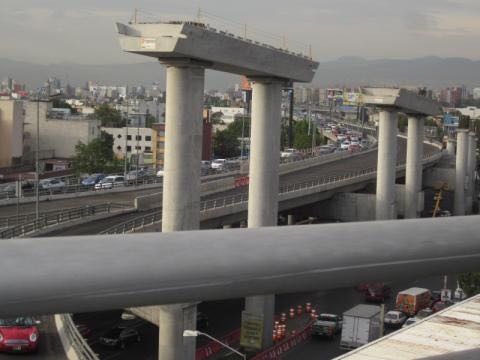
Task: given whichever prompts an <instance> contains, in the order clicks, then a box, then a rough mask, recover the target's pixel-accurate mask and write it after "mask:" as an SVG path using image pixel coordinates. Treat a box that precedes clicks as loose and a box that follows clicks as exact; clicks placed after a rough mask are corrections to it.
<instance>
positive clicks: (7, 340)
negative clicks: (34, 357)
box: [0, 317, 40, 353]
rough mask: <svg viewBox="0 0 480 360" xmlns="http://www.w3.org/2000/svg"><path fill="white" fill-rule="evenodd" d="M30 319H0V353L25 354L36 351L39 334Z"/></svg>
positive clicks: (35, 325)
mask: <svg viewBox="0 0 480 360" xmlns="http://www.w3.org/2000/svg"><path fill="white" fill-rule="evenodd" d="M38 324H40V322H39V321H35V320H34V319H33V318H31V317H17V318H11V319H0V352H10V353H27V352H30V353H32V352H36V351H37V349H38V339H39V332H38V328H37V325H38Z"/></svg>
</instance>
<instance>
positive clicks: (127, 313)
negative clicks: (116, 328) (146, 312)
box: [120, 310, 137, 321]
mask: <svg viewBox="0 0 480 360" xmlns="http://www.w3.org/2000/svg"><path fill="white" fill-rule="evenodd" d="M120 318H121V319H122V320H125V321H130V320H136V319H137V316H136V315H135V314H132V313H131V312H130V311H128V310H125V311H124V312H122V315H120Z"/></svg>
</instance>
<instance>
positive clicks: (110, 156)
mask: <svg viewBox="0 0 480 360" xmlns="http://www.w3.org/2000/svg"><path fill="white" fill-rule="evenodd" d="M73 167H74V169H75V171H76V172H77V173H88V174H92V173H97V172H111V171H116V170H117V169H118V168H119V167H120V164H119V162H118V160H117V159H115V155H114V153H113V136H112V135H110V134H107V133H106V132H104V131H102V133H101V136H100V138H97V139H94V140H92V141H91V142H90V143H88V144H84V143H82V142H79V143H78V144H77V145H76V146H75V158H74V160H73Z"/></svg>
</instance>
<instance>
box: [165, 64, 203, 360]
mask: <svg viewBox="0 0 480 360" xmlns="http://www.w3.org/2000/svg"><path fill="white" fill-rule="evenodd" d="M204 82H205V69H204V68H203V67H201V66H197V65H195V64H192V63H190V62H189V61H188V60H186V61H178V62H174V63H168V64H167V102H166V110H165V112H166V113H165V115H166V126H165V174H164V176H163V204H162V207H163V215H162V231H163V232H171V231H184V230H197V229H199V228H200V215H199V214H200V160H201V153H202V111H203V92H204ZM159 324H160V325H159V337H160V338H159V359H160V360H179V359H185V360H194V359H195V337H186V338H184V337H183V330H184V329H195V327H196V306H195V305H190V306H189V305H186V304H175V305H168V306H160V311H159Z"/></svg>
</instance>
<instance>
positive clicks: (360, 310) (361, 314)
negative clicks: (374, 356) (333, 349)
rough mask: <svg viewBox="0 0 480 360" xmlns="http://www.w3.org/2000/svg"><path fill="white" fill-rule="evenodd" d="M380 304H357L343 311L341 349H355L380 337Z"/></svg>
mask: <svg viewBox="0 0 480 360" xmlns="http://www.w3.org/2000/svg"><path fill="white" fill-rule="evenodd" d="M380 313H381V309H380V306H377V305H364V304H360V305H357V306H355V307H353V308H351V309H350V310H348V311H346V312H344V313H343V326H342V337H341V339H340V348H341V349H347V350H350V349H355V348H357V347H360V346H362V345H365V344H367V343H369V342H370V341H373V340H376V339H378V338H379V337H380V328H381V325H380V321H383V319H380V316H381V314H380Z"/></svg>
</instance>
